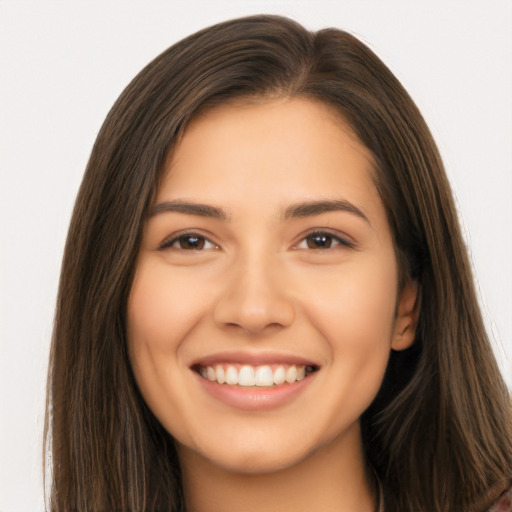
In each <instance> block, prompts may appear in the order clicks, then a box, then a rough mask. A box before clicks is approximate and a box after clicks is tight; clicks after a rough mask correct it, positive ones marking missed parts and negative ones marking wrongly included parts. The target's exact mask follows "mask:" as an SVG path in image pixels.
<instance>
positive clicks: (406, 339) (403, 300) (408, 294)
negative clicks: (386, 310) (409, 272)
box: [391, 279, 420, 350]
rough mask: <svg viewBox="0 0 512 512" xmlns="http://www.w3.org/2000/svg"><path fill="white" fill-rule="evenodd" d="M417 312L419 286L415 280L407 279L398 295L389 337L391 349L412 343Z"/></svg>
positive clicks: (402, 347) (416, 322) (407, 346)
mask: <svg viewBox="0 0 512 512" xmlns="http://www.w3.org/2000/svg"><path fill="white" fill-rule="evenodd" d="M419 314H420V297H419V286H418V283H417V282H416V281H413V280H411V279H408V280H407V282H406V284H405V286H404V287H403V288H402V291H401V292H400V295H399V297H398V303H397V308H396V318H395V325H394V328H393V337H392V339H391V348H392V349H393V350H404V349H406V348H409V347H410V346H411V345H412V344H413V342H414V338H415V337H416V326H417V324H418V317H419Z"/></svg>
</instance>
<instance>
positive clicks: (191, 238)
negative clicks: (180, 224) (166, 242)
mask: <svg viewBox="0 0 512 512" xmlns="http://www.w3.org/2000/svg"><path fill="white" fill-rule="evenodd" d="M176 242H177V243H178V245H179V247H180V249H185V250H192V251H200V250H201V249H203V248H204V246H205V242H206V240H205V238H204V236H197V235H183V236H180V237H179V238H178V240H176Z"/></svg>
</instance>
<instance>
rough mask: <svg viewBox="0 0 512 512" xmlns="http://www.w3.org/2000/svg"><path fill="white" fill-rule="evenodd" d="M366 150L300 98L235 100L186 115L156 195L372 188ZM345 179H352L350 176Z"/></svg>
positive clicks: (335, 117) (318, 106)
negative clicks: (285, 188)
mask: <svg viewBox="0 0 512 512" xmlns="http://www.w3.org/2000/svg"><path fill="white" fill-rule="evenodd" d="M373 167H374V165H373V158H372V155H371V153H370V151H369V150H368V149H367V148H366V147H365V146H364V145H363V144H362V143H361V142H360V141H359V139H358V138H357V136H356V135H355V134H354V132H353V131H352V129H351V128H350V127H349V126H348V124H347V123H345V122H344V120H343V119H342V117H341V115H340V114H339V113H338V111H337V110H335V109H334V108H332V107H329V106H327V105H324V104H323V103H320V102H318V101H313V100H310V99H306V98H280V99H272V100H261V99H258V100H256V99H251V100H237V101H236V102H232V103H229V104H225V105H222V106H219V107H216V108H214V109H212V110H209V111H207V112H204V113H202V114H201V115H200V116H198V117H197V118H195V119H194V120H192V122H191V123H190V124H189V125H188V127H187V129H186V130H185V132H184V134H183V136H182V138H181V140H180V141H179V142H178V144H177V145H176V147H175V148H174V150H173V151H172V155H171V158H170V159H169V164H168V166H167V169H166V172H165V175H164V179H163V182H162V186H161V188H160V191H159V198H161V196H162V194H163V195H169V194H171V195H176V194H177V195H181V194H183V193H188V192H189V190H190V188H194V193H199V192H201V193H205V194H206V193H209V192H213V191H214V190H217V191H220V190H222V189H224V192H225V191H226V190H225V187H224V186H223V185H227V184H228V183H229V184H230V185H231V186H234V187H236V188H237V189H238V190H240V191H242V190H245V189H247V184H249V183H250V184H251V187H253V188H254V187H258V186H261V187H263V190H261V192H264V191H266V194H267V195H268V193H269V192H270V191H271V190H275V189H276V188H277V187H278V185H283V184H284V185H286V184H287V185H289V186H290V192H292V188H291V186H292V184H293V190H294V192H295V193H299V192H300V187H301V186H302V187H303V190H302V193H303V194H315V193H320V194H322V193H325V191H326V189H330V188H333V187H338V189H339V187H340V186H342V185H343V183H344V182H345V184H347V185H348V182H349V181H350V182H355V181H358V182H359V183H358V185H357V186H358V187H359V188H373ZM352 185H356V184H355V183H352Z"/></svg>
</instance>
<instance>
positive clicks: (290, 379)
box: [199, 364, 311, 387]
mask: <svg viewBox="0 0 512 512" xmlns="http://www.w3.org/2000/svg"><path fill="white" fill-rule="evenodd" d="M199 373H200V375H201V376H202V377H203V378H205V379H207V380H209V381H211V382H218V383H219V384H228V385H230V386H237V385H238V386H244V387H253V386H260V387H269V386H272V385H276V386H280V385H282V384H284V383H285V382H286V383H288V384H293V383H294V382H297V381H301V380H303V379H304V378H305V377H306V367H305V366H304V365H297V366H296V365H290V366H288V367H285V366H284V365H279V366H277V367H275V369H274V371H272V368H271V367H270V365H262V366H256V367H254V366H250V365H247V364H246V365H243V366H242V367H240V369H239V370H238V371H237V369H236V366H235V365H232V364H229V365H227V366H224V365H222V364H218V365H215V367H214V366H201V367H200V368H199ZM308 373H311V372H308Z"/></svg>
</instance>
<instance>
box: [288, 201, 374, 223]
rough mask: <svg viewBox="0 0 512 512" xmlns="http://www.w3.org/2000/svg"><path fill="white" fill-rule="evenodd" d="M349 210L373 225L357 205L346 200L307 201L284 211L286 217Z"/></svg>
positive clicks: (310, 215) (291, 217) (309, 215)
mask: <svg viewBox="0 0 512 512" xmlns="http://www.w3.org/2000/svg"><path fill="white" fill-rule="evenodd" d="M336 211H342V212H348V213H353V214H354V215H357V216H358V217H360V218H361V219H363V220H365V221H366V222H367V223H368V224H370V225H371V223H370V221H369V220H368V217H367V216H366V215H365V214H364V213H363V212H362V210H360V209H359V208H358V207H357V206H355V205H353V204H352V203H350V202H349V201H345V200H340V199H338V200H325V201H307V202H304V203H296V204H292V205H290V206H288V208H286V210H285V212H284V218H285V219H293V218H298V217H312V216H314V215H320V214H322V213H327V212H336Z"/></svg>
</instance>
